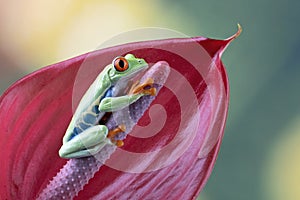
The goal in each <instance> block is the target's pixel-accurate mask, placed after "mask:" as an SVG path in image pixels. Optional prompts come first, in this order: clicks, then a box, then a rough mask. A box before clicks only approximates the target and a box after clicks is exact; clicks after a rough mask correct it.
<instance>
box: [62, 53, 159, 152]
mask: <svg viewBox="0 0 300 200" xmlns="http://www.w3.org/2000/svg"><path fill="white" fill-rule="evenodd" d="M147 67H148V64H147V62H146V61H145V60H144V59H141V58H136V57H135V56H134V55H132V54H127V55H126V56H124V57H122V56H119V57H116V58H115V59H114V60H113V61H112V64H109V65H107V66H106V67H105V68H104V70H103V71H102V72H101V73H100V74H99V75H98V76H97V78H96V79H95V81H94V82H93V83H92V84H91V86H90V87H89V89H88V90H87V91H86V93H85V94H84V95H83V97H82V99H81V101H80V103H79V105H78V107H77V109H76V111H75V113H74V115H73V117H72V119H71V122H70V124H69V126H68V128H67V130H66V133H65V135H64V137H63V145H62V146H61V148H60V150H59V156H60V157H62V158H80V157H87V156H91V155H94V154H96V153H97V152H99V151H100V150H101V149H102V148H103V147H104V146H105V145H106V144H115V145H117V146H122V141H113V140H112V137H113V135H115V134H116V133H117V132H122V131H124V129H125V127H123V126H122V125H121V126H120V127H119V128H117V129H115V130H108V128H107V127H106V126H105V125H103V124H99V119H101V118H102V117H103V116H104V115H105V113H107V112H114V111H117V110H120V109H122V108H124V107H126V106H128V105H130V104H132V103H133V102H135V101H137V100H138V99H139V98H140V97H142V96H144V95H155V88H153V87H150V89H149V87H148V89H143V88H144V87H145V86H146V85H147V84H148V85H147V86H149V85H150V86H151V81H150V82H148V83H146V85H145V84H143V85H140V86H139V87H136V88H135V89H133V90H131V92H129V93H128V94H126V95H124V96H117V95H118V93H119V92H120V91H122V90H124V89H125V88H126V87H127V84H128V81H129V80H131V79H132V78H133V77H135V76H136V75H137V74H138V73H140V72H141V71H143V70H144V69H146V68H147ZM117 83H118V84H117ZM120 83H121V84H120Z"/></svg>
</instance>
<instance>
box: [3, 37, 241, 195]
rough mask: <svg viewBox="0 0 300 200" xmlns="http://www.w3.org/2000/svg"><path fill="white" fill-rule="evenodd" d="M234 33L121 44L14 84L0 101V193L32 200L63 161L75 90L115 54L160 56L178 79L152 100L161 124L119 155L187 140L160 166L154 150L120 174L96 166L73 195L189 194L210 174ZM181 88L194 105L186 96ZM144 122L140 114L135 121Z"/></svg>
mask: <svg viewBox="0 0 300 200" xmlns="http://www.w3.org/2000/svg"><path fill="white" fill-rule="evenodd" d="M238 34H239V33H237V34H236V35H235V36H234V37H236V36H237V35H238ZM234 37H231V38H229V39H227V40H213V39H207V38H203V37H196V38H185V39H168V40H158V41H148V42H139V43H131V44H125V45H121V46H116V47H112V48H107V49H103V50H98V51H95V52H92V53H89V54H85V55H81V56H79V57H76V58H73V59H70V60H67V61H64V62H61V63H58V64H54V65H51V66H49V67H46V68H44V69H41V70H39V71H36V72H35V73H32V74H30V75H28V76H26V77H24V78H23V79H22V80H20V81H18V82H16V83H15V84H14V85H13V86H11V87H10V88H9V89H8V90H7V91H6V92H5V93H4V94H3V96H2V97H1V98H0V110H1V113H0V121H1V123H0V130H1V134H0V141H1V146H2V148H1V150H0V153H1V155H2V160H3V161H4V163H3V164H2V165H0V196H1V197H2V198H3V199H33V198H35V197H36V196H37V195H38V193H39V192H40V191H41V190H42V189H43V188H44V187H45V186H46V185H47V183H48V182H49V180H51V179H52V177H53V176H55V175H56V173H57V172H58V171H59V169H60V168H61V167H62V166H63V165H64V164H65V163H66V160H64V159H61V158H59V156H58V150H59V148H60V146H61V140H62V136H63V135H64V133H65V130H66V128H67V126H68V123H69V121H70V119H71V117H72V113H73V112H72V111H73V110H74V108H76V105H77V103H78V101H79V100H80V98H81V96H82V94H83V93H84V91H85V90H86V88H87V87H88V86H89V84H91V82H92V81H93V80H94V78H95V77H96V76H97V74H98V73H99V72H100V71H101V70H102V69H103V67H104V66H105V65H107V63H110V62H111V60H112V59H113V58H114V57H115V56H117V55H123V54H125V53H128V52H131V53H133V54H135V55H136V56H137V57H142V58H144V59H145V60H146V61H147V62H150V63H155V62H157V61H160V60H164V61H167V62H168V63H169V64H170V66H171V67H172V69H173V75H174V77H177V76H175V75H180V76H179V77H177V78H178V79H176V80H174V79H173V78H170V82H169V84H170V85H169V87H167V86H166V87H164V88H163V89H162V90H161V92H160V93H159V96H158V97H157V99H155V101H154V103H155V104H160V105H162V106H163V107H164V108H165V111H166V113H167V117H166V123H165V124H164V126H163V127H162V129H161V130H160V131H159V133H157V134H156V135H154V136H152V137H149V138H136V137H133V136H129V137H128V138H127V139H126V140H125V146H124V148H123V152H135V153H137V154H139V153H141V154H142V153H149V152H155V150H159V149H163V148H164V147H165V146H167V145H169V144H170V143H172V141H173V139H174V138H176V136H177V134H179V135H180V134H181V135H180V136H181V137H182V133H184V134H186V137H187V138H190V139H191V140H188V141H186V140H185V139H183V140H179V141H185V142H187V143H186V144H184V145H183V146H182V145H181V147H186V148H184V149H180V151H178V149H176V148H175V149H171V150H173V151H168V152H167V153H168V154H163V155H164V156H166V160H168V159H167V157H174V158H177V157H176V155H177V154H180V156H178V158H177V159H176V160H173V161H172V162H169V163H167V164H166V163H165V164H164V165H160V164H161V162H162V159H161V157H156V156H158V155H160V154H154V156H152V157H151V156H147V157H143V159H142V160H141V158H140V157H139V158H138V159H136V160H134V161H133V163H130V164H131V165H135V166H139V167H140V166H141V165H145V166H146V168H143V169H144V171H143V172H144V173H131V172H133V171H131V172H124V170H123V171H120V169H114V168H118V166H112V165H110V164H108V166H103V167H101V169H100V170H99V172H97V173H96V175H95V177H94V178H93V179H91V180H90V182H89V183H88V184H87V185H86V186H85V187H84V189H83V190H82V191H81V192H80V193H79V195H78V196H77V197H76V198H75V199H88V198H92V197H94V198H96V199H112V198H113V199H193V198H196V197H197V195H198V193H199V192H200V191H201V189H202V188H203V186H204V184H205V182H206V180H207V178H208V177H209V175H210V173H211V170H212V167H213V165H214V162H215V160H216V156H217V153H218V150H219V147H220V143H221V138H222V135H223V131H224V126H225V120H226V114H227V107H228V99H229V88H228V80H227V75H226V72H225V69H224V67H223V64H222V62H221V60H220V57H221V54H222V52H223V50H224V49H225V47H226V46H227V45H228V44H229V42H230V41H231V40H232V39H233V38H234ZM212 63H213V64H214V65H211V64H212ZM171 74H172V73H171ZM186 83H188V84H187V85H184V84H186ZM189 90H190V91H192V92H193V93H192V94H191V95H192V97H193V95H194V97H195V102H193V101H192V102H190V101H189V100H193V99H186V97H185V96H188V95H189V93H188V91H189ZM182 103H183V104H182ZM72 105H74V106H72ZM183 107H184V108H183ZM147 123H149V116H148V114H147V113H146V115H145V116H144V117H143V118H142V120H141V121H140V124H144V125H145V124H147ZM179 125H182V127H180V126H179ZM195 127H196V129H195ZM133 134H134V133H133ZM189 134H191V135H192V136H190V135H189ZM183 137H185V136H183ZM178 146H180V143H178ZM120 151H121V150H120ZM173 154H174V155H173ZM116 155H117V154H116ZM126 155H127V154H126ZM143 155H144V154H143ZM147 155H148V154H147ZM113 157H114V156H113ZM111 160H113V158H112V159H111ZM111 163H113V161H111ZM145 166H143V167H145ZM147 166H148V168H147ZM157 166H160V167H159V168H157ZM126 169H127V168H126ZM138 169H141V168H138ZM147 169H148V170H147ZM129 171H130V170H129Z"/></svg>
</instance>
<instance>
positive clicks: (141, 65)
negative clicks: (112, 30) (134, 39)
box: [108, 54, 148, 84]
mask: <svg viewBox="0 0 300 200" xmlns="http://www.w3.org/2000/svg"><path fill="white" fill-rule="evenodd" d="M147 67H148V63H147V62H146V61H145V60H144V59H142V58H136V57H135V56H134V55H132V54H127V55H126V56H124V57H122V56H119V57H116V58H115V59H114V60H113V62H112V64H111V65H110V69H109V71H108V76H109V79H110V81H111V83H112V84H115V83H116V82H117V81H119V80H129V79H131V78H133V77H135V76H136V75H137V74H138V73H139V72H141V71H143V70H144V69H146V68H147Z"/></svg>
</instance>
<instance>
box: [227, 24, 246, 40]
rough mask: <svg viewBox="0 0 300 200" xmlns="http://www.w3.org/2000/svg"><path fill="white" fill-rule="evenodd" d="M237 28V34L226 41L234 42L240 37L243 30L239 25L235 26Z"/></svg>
mask: <svg viewBox="0 0 300 200" xmlns="http://www.w3.org/2000/svg"><path fill="white" fill-rule="evenodd" d="M237 27H238V30H237V32H236V33H235V34H234V35H233V36H231V37H229V38H228V39H227V40H229V41H231V40H234V39H235V38H237V37H239V36H240V34H241V33H242V31H243V28H242V26H241V25H240V24H239V23H238V24H237Z"/></svg>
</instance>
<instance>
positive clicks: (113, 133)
mask: <svg viewBox="0 0 300 200" xmlns="http://www.w3.org/2000/svg"><path fill="white" fill-rule="evenodd" d="M125 130H126V126H125V125H124V124H121V125H119V126H118V127H117V128H115V129H113V130H110V131H109V132H108V134H107V137H108V138H109V139H110V140H111V142H112V143H113V144H115V145H116V146H117V147H121V146H123V145H124V142H123V141H122V140H115V136H116V135H117V134H118V133H122V132H125Z"/></svg>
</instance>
